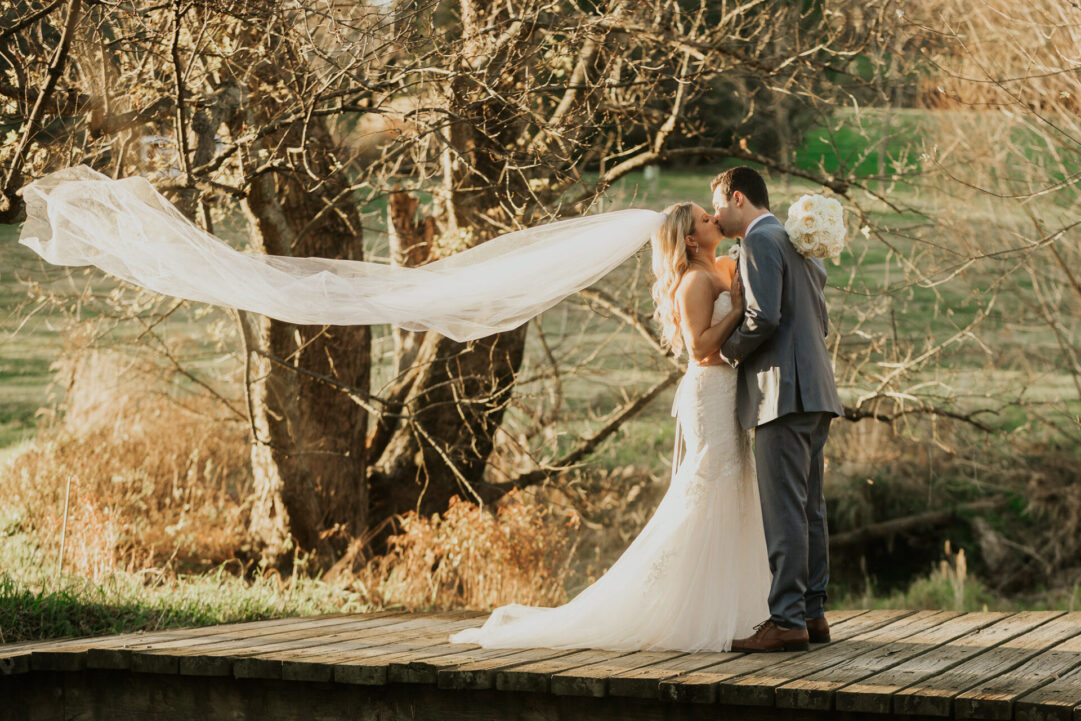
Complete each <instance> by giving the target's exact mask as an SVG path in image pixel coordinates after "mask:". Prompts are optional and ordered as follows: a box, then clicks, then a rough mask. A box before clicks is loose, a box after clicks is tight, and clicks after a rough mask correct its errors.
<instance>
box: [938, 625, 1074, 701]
mask: <svg viewBox="0 0 1081 721" xmlns="http://www.w3.org/2000/svg"><path fill="white" fill-rule="evenodd" d="M1078 667H1081V635H1078V636H1074V637H1073V638H1071V639H1069V640H1067V641H1064V642H1063V643H1060V644H1058V645H1056V646H1054V647H1053V648H1051V649H1049V650H1047V651H1044V652H1043V653H1040V654H1038V655H1036V656H1033V657H1032V658H1030V659H1029V660H1028V661H1026V662H1025V663H1023V664H1021V665H1020V666H1018V667H1017V668H1015V669H1014V670H1012V671H1010V672H1008V673H1004V674H1001V675H1000V676H997V677H994V678H989V679H985V680H984V681H983V682H981V683H980V684H979V685H978V686H975V687H973V688H971V689H969V690H968V691H965V692H964V693H962V694H960V695H959V696H957V698H955V699H954V701H953V704H954V713H955V715H956V716H957V718H979V719H1004V720H1007V721H1008V719H1011V718H1013V704H1014V702H1015V701H1016V700H1017V699H1019V698H1021V697H1022V696H1025V695H1027V694H1029V693H1031V692H1033V691H1035V690H1036V689H1038V688H1040V687H1042V686H1046V685H1047V684H1049V683H1052V682H1053V681H1056V680H1057V679H1059V678H1061V677H1063V676H1066V675H1067V674H1069V672H1070V671H1072V670H1073V669H1075V668H1078ZM1074 701H1075V702H1076V703H1079V704H1081V688H1078V689H1077V695H1076V696H1075V697H1074Z"/></svg>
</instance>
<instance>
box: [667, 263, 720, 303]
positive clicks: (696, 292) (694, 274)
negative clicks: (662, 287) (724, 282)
mask: <svg viewBox="0 0 1081 721" xmlns="http://www.w3.org/2000/svg"><path fill="white" fill-rule="evenodd" d="M712 276H713V274H712V273H710V272H709V271H708V270H706V269H704V268H690V269H688V270H687V272H686V273H684V274H683V277H682V278H680V279H679V285H677V286H676V292H675V296H676V298H678V299H679V300H680V301H682V302H683V303H687V302H688V301H691V302H693V301H701V300H703V299H709V300H712V299H713V297H714V296H716V295H717V293H716V290H715V288H714V284H715V281H714V279H713V277H712Z"/></svg>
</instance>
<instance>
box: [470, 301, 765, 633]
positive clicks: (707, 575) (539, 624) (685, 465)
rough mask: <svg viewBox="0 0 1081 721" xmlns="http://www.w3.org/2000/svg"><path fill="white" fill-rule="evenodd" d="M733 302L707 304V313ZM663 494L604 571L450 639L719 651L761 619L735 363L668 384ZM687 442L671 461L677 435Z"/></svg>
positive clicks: (761, 569)
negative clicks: (554, 600) (668, 443)
mask: <svg viewBox="0 0 1081 721" xmlns="http://www.w3.org/2000/svg"><path fill="white" fill-rule="evenodd" d="M730 309H731V300H730V299H729V296H728V293H721V295H719V296H718V297H717V299H716V301H715V302H714V306H713V322H714V323H716V322H718V321H719V320H720V318H721V317H723V316H724V315H725V314H726V313H727V312H728V311H729V310H730ZM672 415H673V416H675V417H676V449H675V452H674V456H673V469H672V476H671V481H670V483H669V487H668V491H667V492H666V493H665V495H664V497H663V498H662V499H661V501H660V503H659V504H658V506H657V510H656V511H655V512H654V514H653V516H652V517H651V518H650V520H649V522H648V523H647V524H646V526H645V527H644V528H643V529H642V532H641V533H639V534H638V536H637V537H635V539H634V540H633V541H632V542H631V544H630V546H628V547H627V550H625V551H624V552H623V554H622V555H621V556H620V557H619V559H618V560H616V562H615V563H614V564H612V566H611V568H609V569H608V571H607V572H606V573H605V574H604V575H603V576H601V577H600V578H598V579H597V580H596V581H595V582H594V583H592V584H591V585H590V586H588V587H587V588H585V589H584V590H583V591H582V592H581V593H579V594H578V595H577V596H575V597H574V598H573V599H571V600H570V601H568V602H567V603H565V604H563V605H562V606H557V607H555V608H546V607H537V606H524V605H521V604H510V605H508V606H501V607H499V608H497V609H495V610H494V611H493V612H492V614H491V616H489V617H488V619H487V620H486V621H485V623H484V625H483V626H481V627H479V628H472V629H467V630H464V631H460V632H458V633H455V634H452V635H451V636H450V641H451V643H463V644H464V643H470V644H478V645H480V646H483V647H485V648H556V649H564V648H598V649H610V650H614V651H627V650H674V651H689V652H694V651H727V650H729V649H730V647H731V643H732V639H733V638H742V637H744V636H749V635H751V633H752V632H753V631H754V626H755V624H757V623H760V622H761V621H763V620H765V619H767V618H769V616H770V613H769V605H768V603H767V597H768V595H769V587H770V571H769V562H768V559H767V555H766V543H765V535H764V532H763V529H762V509H761V507H760V505H759V500H758V485H757V483H756V479H755V468H754V456H753V455H752V453H751V441H750V433H749V431H744V430H743V429H741V428H740V425H739V422H738V420H737V418H736V370H735V369H733V368H731V367H729V366H727V365H718V366H705V367H700V366H697V365H694V364H691V365H690V366H689V367H688V369H687V372H686V374H685V375H684V376H683V378H682V379H681V380H680V383H679V385H678V386H677V388H676V393H675V401H674V402H673V405H672ZM681 436H682V437H683V439H684V441H685V443H686V451H685V453H684V454H683V455H682V458H680V455H679V449H680V445H681V444H680V437H681Z"/></svg>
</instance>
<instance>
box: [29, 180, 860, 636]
mask: <svg viewBox="0 0 1081 721" xmlns="http://www.w3.org/2000/svg"><path fill="white" fill-rule="evenodd" d="M711 190H712V194H713V210H714V213H713V214H711V213H709V212H707V211H706V210H704V209H703V208H701V207H699V206H698V205H696V204H694V203H676V204H675V205H672V206H670V207H669V208H667V209H666V210H665V211H664V212H663V213H657V212H655V211H652V210H645V209H627V210H619V211H613V212H609V213H601V214H598V215H592V216H583V217H580V218H572V219H569V220H562V221H558V222H555V223H550V224H548V225H541V226H537V227H534V228H526V229H524V230H519V231H514V232H511V233H508V234H506V235H502V236H499V237H497V238H493V239H491V240H488V241H486V242H483V243H479V244H478V245H476V246H474V247H472V248H469V249H467V250H465V251H462V252H459V253H454V254H452V255H449V256H447V257H445V258H441V259H439V260H436V261H433V262H431V263H427V264H425V265H423V266H420V267H416V268H405V267H399V266H388V265H387V264H385V263H372V262H367V261H358V260H335V259H328V258H299V257H290V256H272V255H262V254H258V253H245V252H241V251H239V250H237V249H235V248H232V247H231V246H229V245H228V244H227V243H225V242H223V241H222V240H220V239H219V238H216V237H215V236H213V235H211V234H210V233H209V232H207V231H206V230H204V229H202V228H200V227H198V226H197V225H195V224H194V223H193V222H191V220H190V219H188V218H187V217H186V216H184V215H183V214H182V213H181V212H180V211H179V210H177V208H176V207H174V206H173V205H172V204H171V203H170V202H169V201H168V200H167V199H166V198H164V197H163V196H162V195H161V194H160V193H158V192H157V191H156V190H155V189H154V188H153V186H152V185H151V184H150V182H149V181H147V180H146V179H145V178H141V177H138V176H132V177H129V178H122V179H118V180H116V179H112V178H110V177H108V176H106V175H103V174H102V173H99V172H97V171H95V170H93V169H91V168H88V167H85V166H79V167H73V168H65V169H62V170H58V171H55V172H53V173H49V174H47V175H45V176H43V177H41V178H39V179H38V180H36V181H34V182H32V183H30V184H28V185H27V186H25V187H24V188H22V189H21V191H20V193H21V194H22V195H23V197H24V199H25V202H26V212H27V220H26V222H25V223H24V225H23V229H22V232H21V235H20V242H21V243H22V244H24V245H26V246H27V247H29V248H31V249H32V250H34V251H35V252H36V253H38V254H39V255H40V256H41V257H42V258H44V259H45V260H47V261H49V262H50V263H54V264H58V265H70V266H83V265H94V266H97V267H98V268H100V269H102V270H104V271H106V272H107V273H110V274H112V275H113V276H115V277H117V278H120V279H122V280H124V281H127V282H130V283H133V284H136V285H140V286H142V287H144V288H148V289H150V290H153V291H156V292H158V293H164V294H168V295H172V296H176V297H179V298H187V299H189V300H194V301H197V302H204V303H213V304H217V305H222V306H226V307H232V308H240V309H244V310H248V311H251V312H255V313H261V314H263V315H266V316H269V317H272V318H277V319H278V320H281V321H284V322H287V323H295V324H307V325H312V324H319V325H331V324H337V325H351V324H366V325H372V324H378V323H390V324H393V325H396V326H399V327H402V328H406V329H408V330H433V331H436V332H438V333H440V334H442V335H445V336H447V337H449V338H452V339H454V340H458V341H462V342H465V341H468V340H472V339H476V338H480V337H484V336H486V335H490V334H492V333H498V332H502V331H506V330H510V329H511V328H515V327H518V326H520V325H521V324H522V323H524V322H526V321H528V320H529V319H530V318H532V317H534V316H536V315H537V314H538V313H541V312H543V311H544V310H546V309H547V308H551V307H552V306H554V305H555V304H556V303H558V302H559V301H560V300H562V299H563V298H564V297H566V296H567V295H570V294H571V293H574V292H576V291H578V290H581V289H582V288H585V287H587V286H589V285H591V284H592V283H594V282H596V281H597V280H598V279H600V278H601V277H603V276H604V275H606V274H607V273H609V272H610V271H611V270H612V269H614V268H615V267H617V266H618V265H619V264H620V263H622V262H623V261H624V260H626V259H627V258H629V257H630V256H631V255H633V254H634V253H636V252H637V251H638V250H639V249H640V248H641V247H642V246H643V245H644V243H645V242H646V240H647V239H648V240H649V241H651V243H652V266H653V272H654V275H655V276H656V280H655V283H654V284H653V289H652V290H653V299H654V301H655V302H656V309H655V313H654V317H655V318H656V319H657V320H658V321H659V322H660V327H661V337H662V340H663V341H664V343H666V344H667V345H668V346H669V347H670V348H671V349H672V350H673V351H674V352H675V353H676V354H680V353H682V352H683V351H684V350H686V351H687V352H688V354H689V356H690V359H691V362H689V363H688V367H687V371H686V373H685V374H684V375H683V377H682V379H681V380H680V382H679V385H678V387H677V388H676V392H675V399H674V402H673V406H672V414H673V415H674V416H675V418H676V423H675V426H676V427H675V431H676V432H675V436H676V441H675V445H676V447H675V451H674V453H673V458H672V476H671V482H670V485H669V488H668V491H667V492H666V493H665V495H664V498H663V499H662V500H661V502H660V504H659V505H658V507H657V509H656V511H655V512H654V514H653V516H652V518H650V520H649V522H648V523H647V524H646V526H645V527H644V528H643V529H642V532H641V533H640V534H639V535H638V536H637V537H636V538H635V539H634V541H633V542H632V543H631V544H630V546H629V547H628V548H627V549H626V551H625V552H624V553H623V554H622V555H621V556H620V558H619V559H618V560H617V561H616V562H615V563H614V564H613V565H612V567H611V568H610V569H609V570H608V571H607V572H606V573H605V574H604V575H603V576H602V577H601V578H600V579H598V580H597V581H596V582H594V583H593V584H591V585H590V586H589V587H587V588H586V589H584V590H583V591H582V592H581V593H579V594H578V595H577V596H575V597H574V598H573V599H572V600H571V601H569V602H568V603H566V604H564V605H562V606H559V607H556V608H539V607H530V606H524V605H520V604H511V605H508V606H502V607H500V608H497V609H496V610H495V611H494V612H493V613H492V614H491V616H490V617H489V618H488V619H487V621H486V622H485V623H484V625H483V626H482V627H480V628H473V629H467V630H465V631H462V632H460V633H457V634H454V635H452V636H451V637H450V640H451V641H452V642H453V643H474V644H479V645H481V646H485V647H491V648H517V647H530V648H532V647H549V648H601V649H612V650H639V649H655V650H662V649H663V650H678V651H687V652H693V651H702V650H710V651H728V650H730V649H734V650H742V651H776V650H796V649H805V648H807V647H808V643H815V642H826V641H828V640H829V627H828V625H827V623H826V620H825V617H824V605H825V601H826V583H827V581H828V579H829V561H828V555H827V554H828V531H827V527H826V506H825V499H824V496H823V491H822V474H823V456H822V449H823V446H824V445H825V443H826V436H827V434H828V432H829V426H830V421H831V420H832V418H833V417H834V416H837V415H840V414H841V413H842V408H841V404H840V400H839V399H838V396H837V389H836V385H835V382H834V378H833V371H832V368H831V365H830V359H829V354H828V353H827V351H826V344H825V336H826V332H827V329H828V326H829V322H828V317H827V313H826V303H825V297H824V294H823V289H824V287H825V283H826V270H825V266H824V264H823V262H822V260H821V259H822V258H824V257H830V256H836V255H837V254H839V253H840V252H841V249H842V248H843V243H844V225H843V220H842V214H841V206H840V203H838V202H837V201H836V200H833V199H827V198H822V197H821V196H804V197H802V198H800V199H799V200H798V201H797V202H796V203H794V204H793V205H792V206H791V207H790V208H789V211H788V220H787V222H786V223H784V224H782V223H781V222H780V221H779V220H778V219H777V218H776V217H775V216H773V215H772V214H771V213H770V210H769V209H770V203H769V194H768V192H767V189H766V184H765V181H764V180H763V179H762V177H761V176H760V175H759V174H758V173H757V172H755V171H754V170H753V169H751V168H748V167H737V168H732V169H730V170H727V171H725V172H723V173H721V174H720V175H718V176H717V177H716V178H714V179H713V182H712V183H711ZM726 237H729V238H739V237H741V238H743V241H742V243H741V244H740V245H739V246H738V260H737V259H735V258H732V257H729V256H722V257H720V258H717V257H716V255H717V248H718V246H719V245H720V244H721V242H722V241H723V240H724V238H726ZM752 433H753V439H752ZM681 441H682V442H681ZM752 441H753V442H752ZM684 446H685V449H684V451H683V453H680V450H681V448H683V447H684ZM752 449H753V450H752Z"/></svg>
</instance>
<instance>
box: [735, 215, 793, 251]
mask: <svg viewBox="0 0 1081 721" xmlns="http://www.w3.org/2000/svg"><path fill="white" fill-rule="evenodd" d="M787 240H788V232H787V231H786V230H785V229H784V226H783V225H781V221H779V220H777V218H775V217H773V216H770V217H768V218H764V219H762V221H760V222H759V223H758V224H756V225H755V226H754V228H752V229H751V232H750V233H747V236H746V237H745V238H744V239H743V242H745V243H749V244H750V245H751V246H753V247H763V246H773V247H777V248H781V243H784V242H786V241H787Z"/></svg>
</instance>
